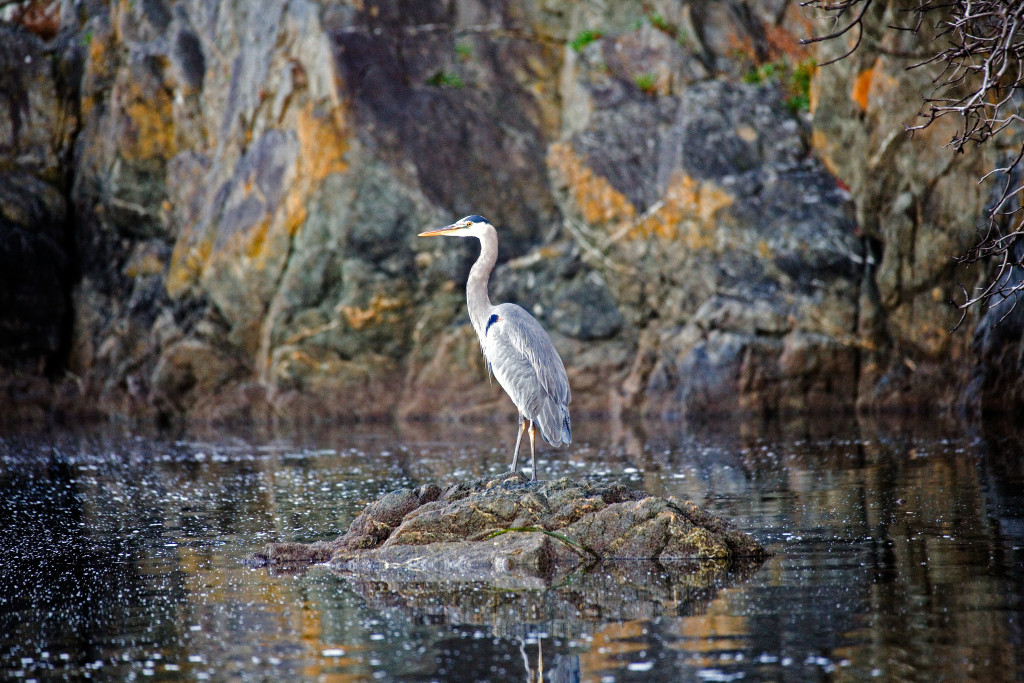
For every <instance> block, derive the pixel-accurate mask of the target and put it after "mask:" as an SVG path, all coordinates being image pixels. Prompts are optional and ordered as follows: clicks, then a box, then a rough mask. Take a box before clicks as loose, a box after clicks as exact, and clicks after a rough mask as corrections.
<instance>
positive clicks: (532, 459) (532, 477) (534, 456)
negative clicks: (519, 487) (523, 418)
mask: <svg viewBox="0 0 1024 683" xmlns="http://www.w3.org/2000/svg"><path fill="white" fill-rule="evenodd" d="M530 466H531V467H533V474H531V475H530V481H537V451H535V450H534V449H533V420H530Z"/></svg>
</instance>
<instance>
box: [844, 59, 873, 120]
mask: <svg viewBox="0 0 1024 683" xmlns="http://www.w3.org/2000/svg"><path fill="white" fill-rule="evenodd" d="M874 76H875V67H873V66H872V67H871V68H869V69H864V70H863V71H861V72H860V73H859V74H857V77H856V78H854V79H853V88H851V90H850V99H851V100H853V101H854V102H855V103H856V104H857V106H858V107H860V110H861V111H867V109H868V93H870V92H871V81H872V80H873V79H874Z"/></svg>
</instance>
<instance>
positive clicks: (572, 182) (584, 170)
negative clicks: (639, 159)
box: [548, 142, 636, 224]
mask: <svg viewBox="0 0 1024 683" xmlns="http://www.w3.org/2000/svg"><path fill="white" fill-rule="evenodd" d="M548 165H549V166H550V167H551V168H552V169H553V170H554V171H555V172H556V173H558V175H559V176H560V177H561V178H562V181H563V182H564V183H565V184H566V186H567V187H568V189H569V192H570V194H571V196H572V198H573V201H575V203H576V207H577V208H578V209H579V212H580V214H581V215H582V216H583V220H585V221H587V222H588V223H590V224H599V223H617V222H622V221H632V220H633V218H634V216H635V215H636V209H635V208H634V207H633V205H632V204H631V203H630V201H629V200H628V199H627V198H626V196H625V195H623V194H622V193H621V192H619V191H618V190H616V189H615V188H613V187H612V186H611V183H609V182H608V180H607V179H606V178H603V177H601V176H599V175H597V174H596V173H594V171H593V169H591V168H590V167H589V166H587V165H586V164H585V163H584V161H583V159H581V158H580V157H579V156H578V155H577V154H576V152H575V151H574V150H573V149H572V146H571V145H570V144H569V143H564V142H558V143H555V144H553V145H551V149H550V150H549V151H548Z"/></svg>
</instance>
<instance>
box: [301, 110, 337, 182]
mask: <svg viewBox="0 0 1024 683" xmlns="http://www.w3.org/2000/svg"><path fill="white" fill-rule="evenodd" d="M295 133H296V135H297V136H298V138H299V175H300V176H301V177H305V178H308V179H309V180H311V181H312V182H313V183H318V182H320V181H321V180H323V179H324V178H326V177H327V176H329V175H330V174H332V173H343V172H345V171H347V170H348V162H346V161H345V153H346V152H347V151H348V148H349V135H350V131H349V130H348V126H347V125H345V119H344V117H343V116H342V112H341V111H340V110H339V108H338V107H335V108H334V109H332V110H331V111H330V112H328V113H326V114H324V113H320V112H318V111H317V110H316V108H315V105H314V103H313V102H309V103H308V104H307V105H306V106H305V107H303V108H302V109H301V110H299V112H298V121H297V122H296V125H295Z"/></svg>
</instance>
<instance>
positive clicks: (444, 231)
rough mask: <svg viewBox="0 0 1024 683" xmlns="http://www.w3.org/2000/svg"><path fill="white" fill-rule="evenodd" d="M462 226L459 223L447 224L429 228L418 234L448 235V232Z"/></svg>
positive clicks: (426, 235) (424, 235)
mask: <svg viewBox="0 0 1024 683" xmlns="http://www.w3.org/2000/svg"><path fill="white" fill-rule="evenodd" d="M461 227H462V226H461V225H459V224H458V223H453V224H451V225H446V226H444V227H443V228H436V229H434V230H427V231H426V232H421V233H420V234H419V235H417V237H434V236H435V235H447V234H448V233H450V232H454V231H456V230H458V229H459V228H461Z"/></svg>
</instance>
